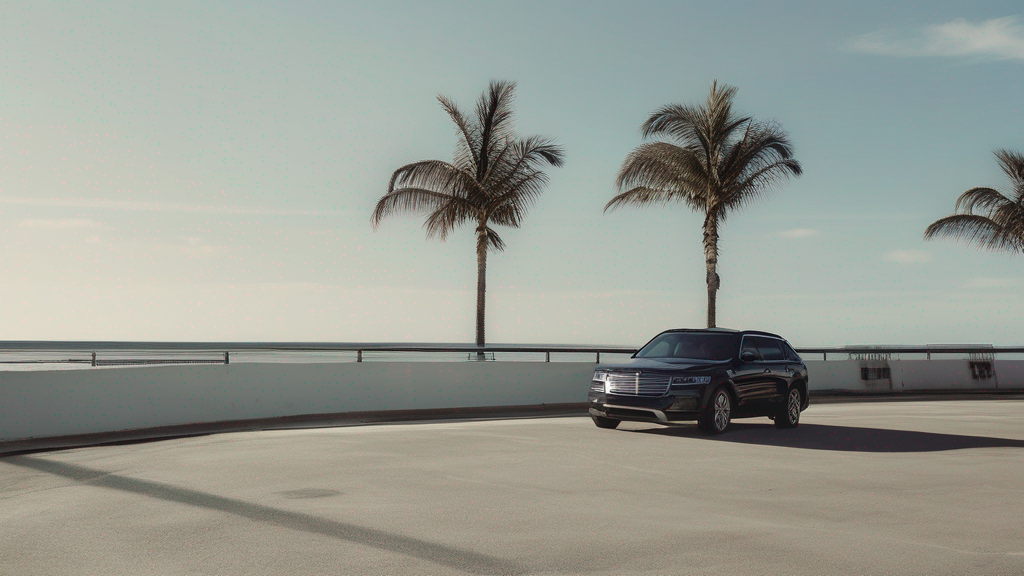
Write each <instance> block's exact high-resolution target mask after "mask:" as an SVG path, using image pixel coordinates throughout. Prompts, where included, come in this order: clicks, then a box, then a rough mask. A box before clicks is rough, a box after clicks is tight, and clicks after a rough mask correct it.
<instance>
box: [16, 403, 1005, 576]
mask: <svg viewBox="0 0 1024 576" xmlns="http://www.w3.org/2000/svg"><path fill="white" fill-rule="evenodd" d="M1022 534H1024V401H1021V400H1007V399H1001V400H968V401H944V402H890V403H850V404H824V405H812V406H811V407H810V408H809V409H808V410H807V411H806V412H804V415H803V423H802V424H801V426H800V427H799V428H797V429H796V430H788V431H781V430H776V429H775V428H773V427H772V426H771V423H770V422H769V421H768V420H767V419H757V420H745V421H738V422H736V423H734V424H733V429H732V430H731V431H730V432H728V433H726V434H725V435H724V436H721V437H716V438H708V437H705V436H702V435H701V434H699V433H698V432H697V430H696V429H695V428H694V427H692V426H685V427H678V428H662V427H658V426H653V425H645V424H623V425H622V426H621V427H620V429H619V430H599V429H597V428H595V427H594V426H593V425H592V424H591V422H590V420H589V419H588V418H583V417H562V418H543V419H516V420H492V421H475V422H442V423H437V422H432V423H429V424H393V425H376V426H357V427H344V428H323V429H310V430H278V431H263V432H243V433H233V434H222V435H214V436H203V437H197V438H186V439H176V440H165V441H160V442H151V443H142V444H130V445H122V446H106V447H97V448H79V449H73V450H65V451H56V452H45V453H36V454H29V455H20V456H9V457H5V458H0V574H4V575H5V576H13V575H19V574H33V575H40V574H62V575H63V574H106V575H115V574H131V575H140V574H382V575H383V574H615V575H621V574H743V575H746V574H813V575H825V574H837V575H838V574H1022V573H1024V537H1022V536H1021V535H1022Z"/></svg>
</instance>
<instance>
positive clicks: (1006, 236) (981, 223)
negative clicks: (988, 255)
mask: <svg viewBox="0 0 1024 576" xmlns="http://www.w3.org/2000/svg"><path fill="white" fill-rule="evenodd" d="M939 236H944V237H949V238H953V239H956V240H963V241H965V242H967V243H968V244H977V245H978V247H979V248H984V249H988V250H1008V251H1012V252H1016V251H1024V236H1022V235H1021V234H1020V231H1019V230H1016V231H1015V230H1011V229H1007V228H1006V227H1005V226H1002V225H1001V224H1000V223H998V222H995V221H993V220H992V219H990V218H988V217H987V216H981V215H978V214H953V215H951V216H946V217H945V218H940V219H938V220H936V221H935V222H932V223H931V224H930V225H929V226H928V228H926V229H925V231H924V239H925V240H930V239H932V238H935V237H939Z"/></svg>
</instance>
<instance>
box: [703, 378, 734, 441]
mask: <svg viewBox="0 0 1024 576" xmlns="http://www.w3.org/2000/svg"><path fill="white" fill-rule="evenodd" d="M731 417H732V400H731V398H729V393H728V392H727V391H726V390H725V389H724V388H719V389H717V390H715V392H714V394H712V395H711V401H710V402H709V403H708V405H707V408H705V410H704V417H703V425H704V426H703V430H704V431H705V432H708V433H710V434H721V433H722V432H725V429H726V428H728V427H729V421H730V418H731Z"/></svg>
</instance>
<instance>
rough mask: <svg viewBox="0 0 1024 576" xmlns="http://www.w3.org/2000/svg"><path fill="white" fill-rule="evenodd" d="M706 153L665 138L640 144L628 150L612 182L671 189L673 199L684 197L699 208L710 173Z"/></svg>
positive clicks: (656, 188)
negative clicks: (665, 140) (678, 144)
mask: <svg viewBox="0 0 1024 576" xmlns="http://www.w3.org/2000/svg"><path fill="white" fill-rule="evenodd" d="M705 161H706V156H705V153H704V151H703V149H701V148H700V147H699V146H698V145H691V146H688V147H681V146H676V145H674V144H669V143H667V142H650V143H647V144H642V145H640V146H638V147H637V148H636V150H634V151H633V152H631V153H630V154H629V155H628V156H627V157H626V160H625V161H624V162H623V163H622V167H621V168H620V169H619V174H618V176H617V177H616V179H615V186H616V187H617V188H618V189H619V190H623V189H626V188H637V187H639V188H644V189H651V190H664V191H668V190H674V191H675V192H676V193H677V195H676V199H683V200H685V201H686V202H687V204H689V205H691V207H694V208H698V207H699V205H701V204H702V203H703V202H704V200H703V199H701V197H702V196H703V194H704V193H705V192H706V191H707V190H708V183H709V174H708V171H707V167H706V166H705V164H704V162H705Z"/></svg>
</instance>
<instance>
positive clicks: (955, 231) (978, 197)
mask: <svg viewBox="0 0 1024 576" xmlns="http://www.w3.org/2000/svg"><path fill="white" fill-rule="evenodd" d="M995 155H996V160H997V161H998V162H999V167H1000V168H1002V169H1003V172H1005V173H1006V175H1007V176H1008V177H1009V178H1010V196H1012V198H1011V197H1008V196H1004V195H1003V194H1001V193H999V192H998V191H996V190H994V189H992V188H985V187H979V188H971V189H970V190H968V191H967V192H964V193H963V194H961V195H960V197H959V198H957V199H956V206H955V207H954V208H953V209H954V210H956V211H957V212H959V214H952V215H950V216H946V217H945V218H939V219H938V220H936V221H935V222H932V223H931V225H929V226H928V228H927V229H925V231H924V239H925V240H931V239H932V238H934V237H936V236H950V237H952V238H957V239H963V240H965V241H966V242H968V243H970V242H974V243H977V244H978V247H979V248H987V249H989V250H1000V251H1007V252H1021V253H1024V155H1022V154H1021V153H1020V152H1011V151H1009V150H996V151H995ZM976 207H977V208H980V209H982V210H985V211H986V212H987V214H985V215H981V214H974V213H973V212H974V208H976Z"/></svg>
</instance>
